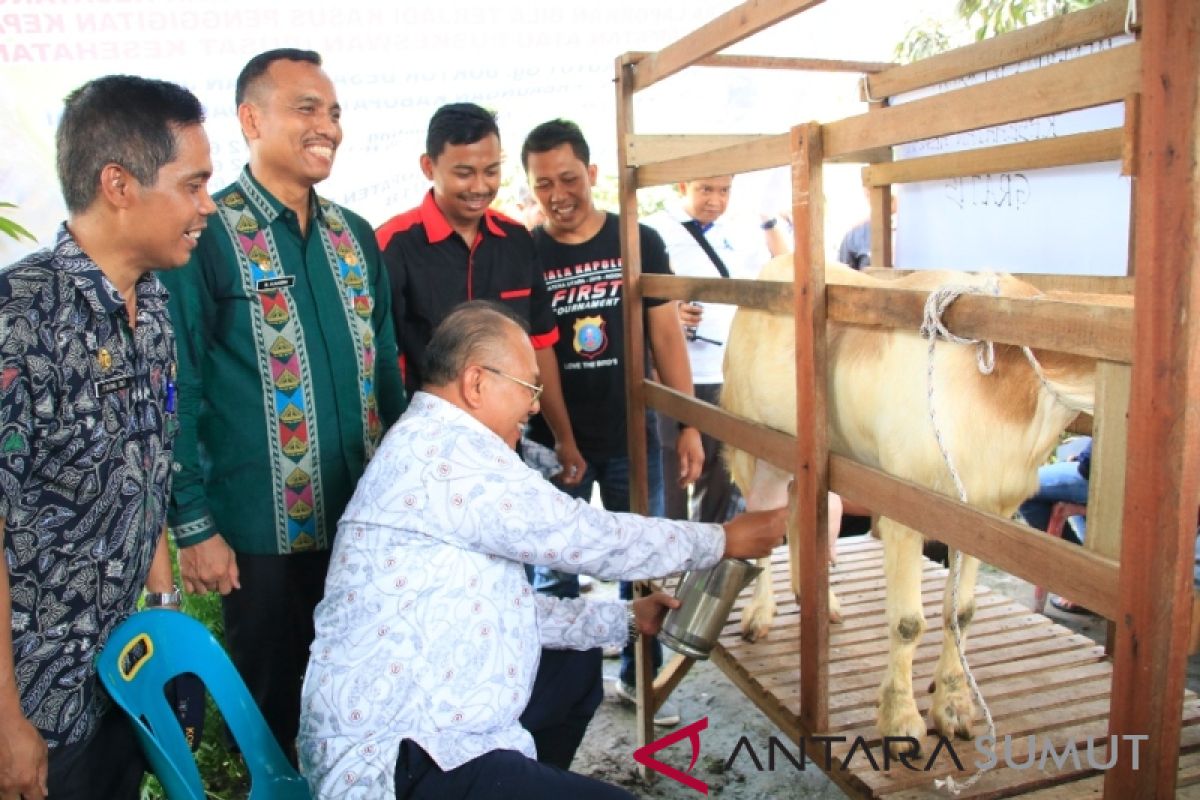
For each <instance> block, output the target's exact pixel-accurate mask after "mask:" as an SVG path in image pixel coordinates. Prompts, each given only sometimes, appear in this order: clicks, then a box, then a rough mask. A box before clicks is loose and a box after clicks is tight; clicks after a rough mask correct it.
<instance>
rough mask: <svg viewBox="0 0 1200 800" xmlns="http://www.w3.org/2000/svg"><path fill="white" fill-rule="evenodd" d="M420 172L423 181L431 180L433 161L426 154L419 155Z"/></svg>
mask: <svg viewBox="0 0 1200 800" xmlns="http://www.w3.org/2000/svg"><path fill="white" fill-rule="evenodd" d="M421 172H422V173H423V174H424V175H425V180H427V181H431V180H433V159H432V158H430V157H429V154H428V153H421Z"/></svg>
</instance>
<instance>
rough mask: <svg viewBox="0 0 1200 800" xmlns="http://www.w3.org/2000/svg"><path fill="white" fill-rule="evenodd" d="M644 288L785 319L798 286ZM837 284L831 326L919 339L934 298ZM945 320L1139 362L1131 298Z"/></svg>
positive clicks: (667, 280)
mask: <svg viewBox="0 0 1200 800" xmlns="http://www.w3.org/2000/svg"><path fill="white" fill-rule="evenodd" d="M641 280H642V292H643V293H644V294H645V295H646V296H647V297H665V298H669V299H673V300H700V301H706V302H715V303H730V304H734V305H740V306H745V307H748V308H759V309H764V310H767V311H773V312H775V313H778V314H788V313H791V310H792V306H791V305H790V304H791V302H792V286H791V284H787V283H778V282H775V281H745V280H736V279H733V280H731V279H726V278H684V277H677V276H673V275H644V276H642V279H641ZM835 281H836V278H835V277H830V278H829V284H828V285H827V286H826V288H825V302H826V313H827V315H828V319H829V320H830V321H832V322H843V323H847V324H857V325H879V326H884V327H888V328H906V329H909V330H914V331H915V330H917V329H918V328H920V326H921V323H922V321H923V319H924V314H925V301H926V299H927V297H928V293H927V292H925V291H922V290H918V289H905V288H900V287H891V286H889V287H886V288H874V287H865V286H849V285H840V284H837V283H836V282H835ZM1099 300H1104V301H1105V302H1104V303H1102V302H1098V301H1099ZM944 319H945V322H946V325H947V327H948V328H949V329H950V330H952V331H954V333H955V334H957V335H958V336H962V337H964V338H971V339H982V340H987V341H993V342H999V343H1003V344H1016V345H1028V346H1029V347H1034V348H1040V349H1045V350H1055V351H1058V352H1063V353H1076V354H1078V355H1083V356H1088V357H1089V358H1100V359H1105V360H1107V361H1114V362H1119V363H1125V364H1128V363H1129V362H1130V360H1131V358H1132V346H1131V340H1132V335H1133V334H1132V331H1133V309H1132V299H1131V298H1129V297H1125V296H1120V295H1115V296H1110V297H1108V298H1104V297H1096V296H1089V297H1086V298H1082V299H1080V300H1073V299H1071V298H1070V295H1068V294H1062V295H1058V296H1055V297H1045V296H1043V297H1035V298H1022V297H991V296H987V295H972V294H964V295H962V296H961V297H959V298H958V299H957V300H955V301H954V303H953V305H951V306H950V308H949V309H948V310H947V311H946V314H945V316H944Z"/></svg>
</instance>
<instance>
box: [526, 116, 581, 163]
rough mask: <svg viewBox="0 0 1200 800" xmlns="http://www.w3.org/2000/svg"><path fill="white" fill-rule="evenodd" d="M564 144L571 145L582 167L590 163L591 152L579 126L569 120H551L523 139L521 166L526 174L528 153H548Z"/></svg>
mask: <svg viewBox="0 0 1200 800" xmlns="http://www.w3.org/2000/svg"><path fill="white" fill-rule="evenodd" d="M564 144H569V145H571V151H572V152H573V153H575V157H576V158H578V159H579V160H580V161H582V162H583V163H584V165H588V164H591V163H592V160H591V159H592V151H591V150H590V149H588V143H587V139H585V138H583V131H581V130H580V129H579V126H578V125H576V124H575V123H574V122H571V120H569V119H552V120H550V121H549V122H543V123H542V124H541V125H538V126H537V127H536V128H534V129H533V130H531V131H530V132H529V135H528V136H526V137H525V144H523V145H521V166H522V167H524V168H525V171H526V172H528V171H529V154H530V153H548V152H550V151H551V150H553V149H555V148H556V147H559V146H560V145H564Z"/></svg>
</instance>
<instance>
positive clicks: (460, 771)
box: [396, 739, 634, 800]
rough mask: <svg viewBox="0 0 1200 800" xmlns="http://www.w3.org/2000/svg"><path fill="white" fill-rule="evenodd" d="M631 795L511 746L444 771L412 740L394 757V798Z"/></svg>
mask: <svg viewBox="0 0 1200 800" xmlns="http://www.w3.org/2000/svg"><path fill="white" fill-rule="evenodd" d="M633 797H634V795H632V794H630V793H629V792H627V791H625V790H624V789H620V788H618V787H616V786H612V785H610V784H607V783H602V782H601V781H598V780H595V779H593V778H585V777H584V776H582V775H576V774H574V773H572V772H566V771H564V770H561V769H559V768H557V767H551V766H548V765H546V764H542V763H539V762H537V761H534V760H532V759H529V758H526V757H525V756H523V755H522V754H520V753H518V752H517V751H515V750H493V751H492V752H490V753H485V754H484V755H482V756H479V757H478V758H473V759H471V760H470V761H468V762H467V763H466V764H463V765H462V766H460V767H456V768H455V769H452V770H449V771H443V770H442V769H441V767H439V766H438V765H437V764H436V763H435V762H434V760H433V759H432V758H430V757H429V755H428V754H427V753H426V752H425V751H424V750H422V749H421V747H420V746H419V745H417V744H416V743H415V742H413V741H412V740H410V739H405V740H404V741H403V742H401V744H400V757H399V758H398V759H397V760H396V800H460V798H480V800H632V799H633Z"/></svg>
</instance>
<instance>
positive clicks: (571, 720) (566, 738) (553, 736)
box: [521, 647, 604, 770]
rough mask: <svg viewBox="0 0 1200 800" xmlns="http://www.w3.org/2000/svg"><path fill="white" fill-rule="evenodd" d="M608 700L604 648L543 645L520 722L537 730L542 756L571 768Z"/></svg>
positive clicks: (545, 760) (541, 759)
mask: <svg viewBox="0 0 1200 800" xmlns="http://www.w3.org/2000/svg"><path fill="white" fill-rule="evenodd" d="M603 700H604V682H603V653H602V652H601V650H600V648H598V647H595V648H592V649H591V650H546V649H543V650H542V660H541V662H540V663H539V664H538V671H537V675H536V677H534V680H533V690H532V691H531V692H530V693H529V704H528V705H527V706H525V711H524V713H522V714H521V727H523V728H524V729H525V730H527V731H529V732H530V733H531V734H533V743H534V744H535V745H536V746H537V754H538V761H539V762H541V763H542V764H549V765H551V766H554V767H558V768H559V769H562V770H567V769H570V768H571V760H572V759H573V758H575V751H576V750H578V749H579V743H580V742H582V741H583V735H584V733H586V732H587V726H588V723H589V722H591V721H592V716H593V715H594V714H595V713H596V709H597V708H599V707H600V703H601V702H602V701H603Z"/></svg>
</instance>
